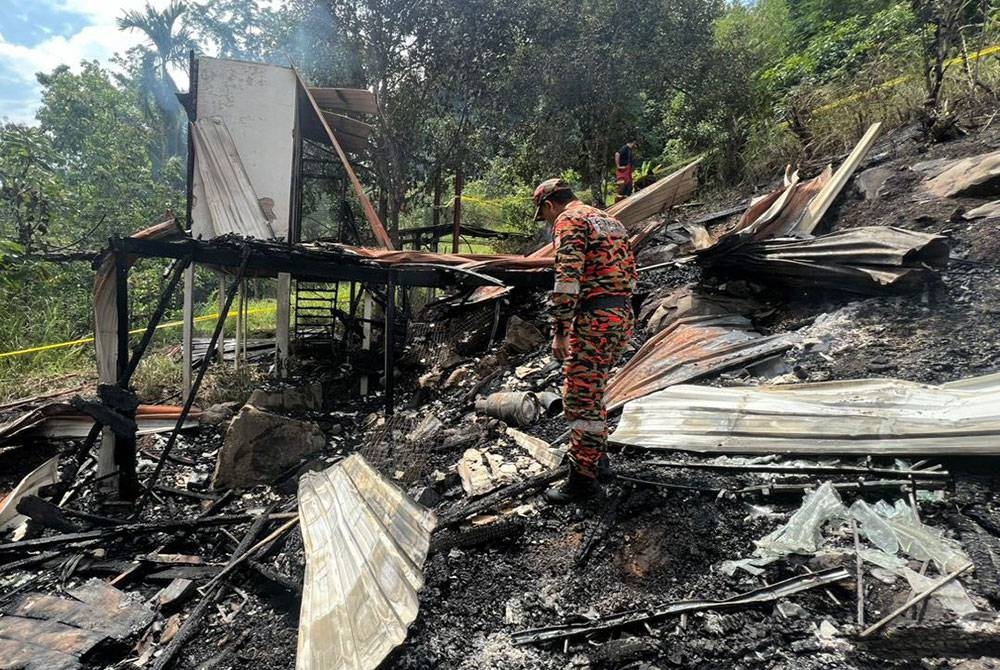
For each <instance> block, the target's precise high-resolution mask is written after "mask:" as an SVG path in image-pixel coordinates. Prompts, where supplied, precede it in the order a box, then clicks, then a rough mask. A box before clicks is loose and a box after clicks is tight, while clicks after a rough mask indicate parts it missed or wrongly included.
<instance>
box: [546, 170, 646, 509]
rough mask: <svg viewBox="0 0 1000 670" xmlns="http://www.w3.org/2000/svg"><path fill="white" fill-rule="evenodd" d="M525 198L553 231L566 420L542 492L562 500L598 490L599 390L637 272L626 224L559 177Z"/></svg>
mask: <svg viewBox="0 0 1000 670" xmlns="http://www.w3.org/2000/svg"><path fill="white" fill-rule="evenodd" d="M532 199H533V200H534V203H535V220H536V221H547V222H548V223H549V224H551V225H552V226H553V229H554V234H555V245H556V259H555V275H556V276H555V286H554V287H553V289H552V333H553V334H552V355H553V357H554V358H555V359H556V360H559V361H562V362H563V372H564V374H565V376H566V383H565V386H564V387H563V413H564V414H565V416H566V420H567V421H568V422H569V427H570V446H569V452H568V454H567V457H568V460H569V472H568V473H567V479H566V481H565V482H564V483H563V484H562V485H561V486H558V487H556V488H553V489H550V490H549V491H548V492H547V493H546V494H545V498H546V500H548V501H549V502H550V503H552V504H565V503H569V502H574V501H579V500H583V499H585V498H588V497H590V496H592V495H595V494H597V493H599V492H600V490H601V487H600V483H599V481H598V475H600V474H603V473H605V472H606V471H607V470H608V459H607V456H606V455H605V448H606V445H607V441H608V426H607V411H606V409H605V407H604V389H605V386H606V385H607V381H608V373H609V372H610V371H611V367H612V366H613V365H614V364H615V363H616V362H617V361H618V358H619V357H620V356H621V354H622V351H623V350H624V348H625V346H626V345H627V343H628V340H629V339H630V338H631V337H632V332H633V326H634V318H633V315H632V291H633V290H634V288H635V282H636V278H637V274H636V268H635V256H634V255H633V254H632V246H631V245H630V244H629V237H628V231H626V230H625V226H623V225H622V224H621V222H620V221H618V219H615V218H614V217H612V216H609V215H608V214H607V213H606V212H604V211H602V210H600V209H597V208H596V207H591V206H590V205H585V204H583V203H582V202H580V201H579V200H578V199H577V198H576V196H575V195H573V189H572V188H571V187H570V185H569V184H567V183H566V182H565V181H563V180H562V179H548V180H546V181H543V182H542V183H541V184H539V185H538V188H536V189H535V192H534V194H533V196H532Z"/></svg>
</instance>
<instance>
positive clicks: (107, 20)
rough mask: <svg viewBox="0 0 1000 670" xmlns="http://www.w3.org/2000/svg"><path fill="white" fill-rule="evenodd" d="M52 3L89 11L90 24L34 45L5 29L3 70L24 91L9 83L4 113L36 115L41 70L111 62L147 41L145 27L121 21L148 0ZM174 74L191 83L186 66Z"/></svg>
mask: <svg viewBox="0 0 1000 670" xmlns="http://www.w3.org/2000/svg"><path fill="white" fill-rule="evenodd" d="M168 1H169V0H153V2H151V3H150V4H152V5H153V6H154V7H156V8H161V7H164V6H166V5H167V4H168ZM49 4H50V5H51V6H52V7H53V9H54V10H55V12H56V15H58V12H59V11H60V10H62V11H68V12H73V13H75V14H82V15H84V16H86V17H87V18H88V19H89V25H87V26H85V27H83V28H82V29H80V30H79V31H78V32H77V33H75V34H74V35H71V36H69V37H62V36H55V37H50V38H48V39H46V40H44V41H43V42H41V43H39V44H37V45H35V46H32V47H27V46H23V45H19V44H13V43H11V42H8V41H7V40H5V39H4V37H3V35H0V72H2V73H3V75H5V79H8V78H10V77H13V78H14V79H15V83H14V89H15V92H16V93H18V95H14V96H12V95H11V93H12V92H11V88H10V84H7V91H6V94H5V98H6V99H0V119H3V118H5V117H6V118H9V119H10V120H12V121H22V122H26V123H31V122H33V121H34V115H35V111H36V110H37V109H38V105H39V102H40V95H41V90H40V87H39V86H38V82H37V81H36V79H35V73H37V72H51V71H52V70H54V69H55V68H57V67H58V66H60V65H63V64H65V65H69V66H70V68H71V69H73V70H78V69H79V65H80V61H83V60H97V61H100V62H101V63H102V64H107V63H108V61H109V59H110V58H111V57H113V56H114V55H115V54H116V53H122V52H124V51H126V50H128V49H129V48H131V47H133V46H135V45H137V44H140V43H141V42H142V41H143V35H142V33H141V32H139V31H135V30H129V31H122V30H119V29H118V26H117V25H116V23H115V22H116V20H117V18H118V17H119V16H121V14H122V12H124V11H125V10H127V9H142V8H143V7H144V6H145V5H146V0H118V1H117V2H109V1H100V2H96V1H95V0H55V1H52V2H50V3H49ZM172 74H174V77H175V79H176V80H177V83H178V85H179V86H180V87H181V88H184V87H185V86H186V85H187V79H186V78H187V73H186V72H185V71H183V70H181V71H178V72H173V73H172ZM18 84H20V85H18ZM16 89H20V90H19V91H18V90H16Z"/></svg>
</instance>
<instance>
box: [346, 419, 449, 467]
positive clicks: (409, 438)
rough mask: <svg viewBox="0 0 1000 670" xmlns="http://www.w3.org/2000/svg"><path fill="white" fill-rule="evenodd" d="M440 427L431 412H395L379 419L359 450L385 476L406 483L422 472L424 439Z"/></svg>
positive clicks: (426, 439)
mask: <svg viewBox="0 0 1000 670" xmlns="http://www.w3.org/2000/svg"><path fill="white" fill-rule="evenodd" d="M441 427H442V424H441V422H440V421H439V420H438V419H437V417H435V416H434V415H433V414H427V413H422V414H416V413H413V412H409V413H403V412H401V413H397V414H394V415H392V416H390V417H388V418H387V419H384V420H383V419H379V423H376V425H375V426H373V427H372V428H371V429H370V430H369V431H368V434H367V438H366V439H365V441H364V444H363V446H362V447H361V449H360V450H359V453H360V454H361V455H362V456H364V457H365V460H366V461H368V462H369V463H370V464H371V465H372V466H373V467H374V468H375V469H376V470H378V471H379V472H381V473H382V474H383V475H385V476H386V477H388V478H389V479H392V480H393V481H397V482H403V483H406V484H409V483H412V482H415V481H417V479H419V478H420V476H421V475H423V474H424V472H425V471H426V469H427V465H428V458H427V453H426V449H427V444H428V440H429V438H430V437H432V436H433V435H434V434H435V433H437V432H438V431H439V430H440V429H441Z"/></svg>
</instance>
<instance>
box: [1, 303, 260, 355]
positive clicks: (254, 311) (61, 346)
mask: <svg viewBox="0 0 1000 670" xmlns="http://www.w3.org/2000/svg"><path fill="white" fill-rule="evenodd" d="M276 309H277V308H275V307H257V308H255V309H248V310H247V311H246V313H247V314H264V313H267V312H274V311H276ZM236 314H237V313H236V312H229V313H228V314H226V319H227V320H228V319H231V318H233V317H234V316H236ZM218 318H219V315H218V314H208V315H207V316H196V317H195V318H194V321H195V322H198V321H212V320H215V319H218ZM183 325H184V322H183V321H171V322H170V323H161V324H160V325H159V326H157V327H156V330H160V329H161V328H176V327H177V326H183ZM128 332H129V335H137V334H138V333H144V332H146V329H145V328H136V329H135V330H130V331H128ZM93 341H94V338H93V337H84V338H81V339H79V340H70V341H69V342H57V343H56V344H45V345H42V346H40V347H31V348H30V349H21V350H20V351H8V352H7V353H5V354H0V358H10V357H12V356H21V355H23V354H34V353H37V352H39V351H50V350H52V349H64V348H66V347H75V346H78V345H81V344H89V343H90V342H93Z"/></svg>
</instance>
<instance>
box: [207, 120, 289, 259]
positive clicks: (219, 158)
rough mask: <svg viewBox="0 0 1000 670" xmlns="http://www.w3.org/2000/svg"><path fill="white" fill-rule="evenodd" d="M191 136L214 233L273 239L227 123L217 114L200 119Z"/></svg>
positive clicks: (272, 231)
mask: <svg viewBox="0 0 1000 670" xmlns="http://www.w3.org/2000/svg"><path fill="white" fill-rule="evenodd" d="M191 137H192V138H193V139H194V147H195V155H196V157H197V160H196V161H195V165H196V166H197V168H198V175H199V177H200V178H201V182H202V184H203V187H204V189H205V196H204V197H205V204H206V205H207V207H208V212H209V215H210V217H211V220H212V229H213V231H214V232H215V236H220V235H229V234H234V235H240V236H241V237H251V238H254V239H257V240H273V239H274V238H275V235H274V230H273V229H272V228H271V224H270V223H269V222H268V220H267V218H266V217H265V216H264V211H263V210H262V209H261V207H260V202H259V201H258V199H257V194H256V193H255V192H254V188H253V185H252V184H251V183H250V178H249V177H248V176H247V171H246V169H245V168H244V166H243V161H242V160H240V153H239V151H238V150H237V148H236V143H235V142H233V138H232V135H230V134H229V129H228V128H226V124H225V123H224V122H223V121H222V119H221V118H219V117H212V118H208V119H199V120H197V121H195V122H194V123H193V124H191Z"/></svg>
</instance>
